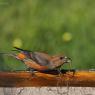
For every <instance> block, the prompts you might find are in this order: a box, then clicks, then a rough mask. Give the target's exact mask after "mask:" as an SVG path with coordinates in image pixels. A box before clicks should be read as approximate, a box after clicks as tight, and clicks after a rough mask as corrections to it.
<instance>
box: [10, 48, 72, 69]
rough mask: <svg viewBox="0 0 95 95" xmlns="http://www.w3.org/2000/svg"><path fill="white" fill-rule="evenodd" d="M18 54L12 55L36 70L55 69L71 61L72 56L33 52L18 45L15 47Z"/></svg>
mask: <svg viewBox="0 0 95 95" xmlns="http://www.w3.org/2000/svg"><path fill="white" fill-rule="evenodd" d="M14 48H15V50H16V51H18V53H17V54H11V56H13V57H15V58H16V59H18V60H20V61H22V62H23V63H24V64H25V65H26V66H27V68H28V69H31V70H36V71H45V70H54V69H57V68H59V67H61V66H62V65H63V64H65V63H70V62H71V58H69V57H67V56H65V55H54V56H50V55H49V54H47V53H43V52H32V51H30V50H24V49H21V48H18V47H14Z"/></svg>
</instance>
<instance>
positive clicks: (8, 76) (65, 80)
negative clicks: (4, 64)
mask: <svg viewBox="0 0 95 95" xmlns="http://www.w3.org/2000/svg"><path fill="white" fill-rule="evenodd" d="M67 85H68V86H74V87H80V86H81V87H95V72H89V71H76V72H75V74H74V75H73V73H72V72H66V73H64V74H61V75H60V76H59V74H47V73H41V72H35V75H33V74H32V73H31V72H23V71H20V72H0V87H42V86H51V87H54V86H67Z"/></svg>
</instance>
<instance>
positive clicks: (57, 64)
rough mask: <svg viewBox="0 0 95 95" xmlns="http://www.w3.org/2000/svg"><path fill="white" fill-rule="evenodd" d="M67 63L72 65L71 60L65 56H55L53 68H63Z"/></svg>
mask: <svg viewBox="0 0 95 95" xmlns="http://www.w3.org/2000/svg"><path fill="white" fill-rule="evenodd" d="M65 63H71V58H69V57H67V56H63V55H58V56H53V58H52V63H51V65H52V67H53V68H56V67H60V66H62V65H63V64H65Z"/></svg>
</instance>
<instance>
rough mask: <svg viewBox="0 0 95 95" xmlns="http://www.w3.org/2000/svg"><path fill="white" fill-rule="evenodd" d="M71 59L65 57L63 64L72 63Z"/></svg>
mask: <svg viewBox="0 0 95 95" xmlns="http://www.w3.org/2000/svg"><path fill="white" fill-rule="evenodd" d="M71 61H72V60H71V58H69V57H67V56H65V57H64V58H63V62H64V63H71Z"/></svg>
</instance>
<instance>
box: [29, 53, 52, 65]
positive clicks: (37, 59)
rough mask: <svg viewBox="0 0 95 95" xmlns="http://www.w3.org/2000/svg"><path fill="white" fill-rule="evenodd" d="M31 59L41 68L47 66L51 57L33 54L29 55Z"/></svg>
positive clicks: (43, 54)
mask: <svg viewBox="0 0 95 95" xmlns="http://www.w3.org/2000/svg"><path fill="white" fill-rule="evenodd" d="M31 58H32V59H33V60H34V61H35V62H37V63H38V64H39V65H41V66H47V65H48V64H49V63H50V59H51V57H50V56H49V55H48V54H45V53H40V52H34V53H32V54H31Z"/></svg>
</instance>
